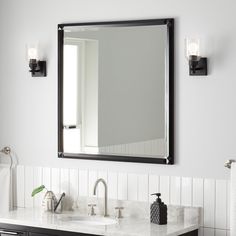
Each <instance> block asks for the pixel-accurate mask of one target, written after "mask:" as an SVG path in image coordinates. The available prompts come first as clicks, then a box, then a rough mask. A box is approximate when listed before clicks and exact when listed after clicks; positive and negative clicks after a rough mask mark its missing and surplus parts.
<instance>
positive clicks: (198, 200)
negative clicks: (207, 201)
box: [193, 178, 204, 226]
mask: <svg viewBox="0 0 236 236" xmlns="http://www.w3.org/2000/svg"><path fill="white" fill-rule="evenodd" d="M203 183H204V182H203V179H199V178H194V179H193V206H194V207H201V211H200V214H201V215H200V225H201V226H203V205H204V202H203V199H204V184H203Z"/></svg>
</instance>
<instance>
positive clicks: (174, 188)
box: [170, 176, 181, 205]
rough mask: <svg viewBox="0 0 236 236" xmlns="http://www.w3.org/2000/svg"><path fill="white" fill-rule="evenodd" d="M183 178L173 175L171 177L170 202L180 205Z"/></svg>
mask: <svg viewBox="0 0 236 236" xmlns="http://www.w3.org/2000/svg"><path fill="white" fill-rule="evenodd" d="M180 181H181V178H180V177H175V176H172V177H171V178H170V204H172V205H180V188H181V182H180Z"/></svg>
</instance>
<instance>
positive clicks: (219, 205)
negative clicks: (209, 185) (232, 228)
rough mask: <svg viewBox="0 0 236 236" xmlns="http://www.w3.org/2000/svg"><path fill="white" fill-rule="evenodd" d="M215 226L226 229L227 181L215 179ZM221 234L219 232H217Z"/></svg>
mask: <svg viewBox="0 0 236 236" xmlns="http://www.w3.org/2000/svg"><path fill="white" fill-rule="evenodd" d="M215 194H216V195H215V198H216V208H215V228H217V229H226V228H227V224H226V218H227V181H226V180H216V193H215ZM219 235H221V234H219Z"/></svg>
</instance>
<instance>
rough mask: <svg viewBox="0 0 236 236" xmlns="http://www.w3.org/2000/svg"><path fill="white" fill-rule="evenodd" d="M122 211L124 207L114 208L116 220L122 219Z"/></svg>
mask: <svg viewBox="0 0 236 236" xmlns="http://www.w3.org/2000/svg"><path fill="white" fill-rule="evenodd" d="M123 209H124V207H115V210H116V218H117V219H120V218H123V216H122V210H123Z"/></svg>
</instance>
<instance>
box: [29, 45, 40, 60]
mask: <svg viewBox="0 0 236 236" xmlns="http://www.w3.org/2000/svg"><path fill="white" fill-rule="evenodd" d="M27 57H28V61H30V60H31V59H35V60H36V61H38V60H39V55H38V44H37V43H35V44H29V45H28V46H27Z"/></svg>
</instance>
